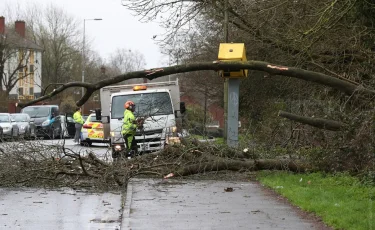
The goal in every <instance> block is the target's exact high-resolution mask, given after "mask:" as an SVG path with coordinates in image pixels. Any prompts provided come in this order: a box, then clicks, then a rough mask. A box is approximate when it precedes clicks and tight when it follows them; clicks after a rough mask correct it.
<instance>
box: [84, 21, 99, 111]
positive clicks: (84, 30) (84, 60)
mask: <svg viewBox="0 0 375 230" xmlns="http://www.w3.org/2000/svg"><path fill="white" fill-rule="evenodd" d="M101 20H103V19H101V18H91V19H83V42H82V45H83V47H82V83H84V82H85V64H86V62H85V35H86V21H101ZM84 93H85V88H83V87H82V97H83V95H84ZM82 113H84V111H83V105H82Z"/></svg>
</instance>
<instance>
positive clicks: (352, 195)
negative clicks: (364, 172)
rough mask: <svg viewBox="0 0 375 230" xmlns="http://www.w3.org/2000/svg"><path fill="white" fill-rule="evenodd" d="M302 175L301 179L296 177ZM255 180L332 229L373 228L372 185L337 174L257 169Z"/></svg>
mask: <svg viewBox="0 0 375 230" xmlns="http://www.w3.org/2000/svg"><path fill="white" fill-rule="evenodd" d="M301 178H302V181H300V180H301ZM258 179H259V181H260V182H261V183H262V184H264V185H266V186H268V187H270V188H272V189H274V190H276V191H277V192H278V193H280V194H281V195H283V196H284V197H286V198H288V200H289V201H290V202H291V203H293V204H295V205H297V206H299V207H301V208H302V209H303V210H306V211H310V212H314V213H315V214H316V215H318V216H320V217H322V219H323V221H324V222H325V223H326V224H328V225H329V226H332V227H334V228H335V229H364V230H372V229H374V230H375V187H374V185H372V186H365V185H363V184H361V183H360V181H359V180H358V179H357V178H354V177H351V176H348V175H345V174H341V175H335V176H333V175H324V174H321V173H313V174H293V173H288V172H269V171H264V172H260V173H259V175H258Z"/></svg>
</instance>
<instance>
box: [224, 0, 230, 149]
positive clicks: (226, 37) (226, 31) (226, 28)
mask: <svg viewBox="0 0 375 230" xmlns="http://www.w3.org/2000/svg"><path fill="white" fill-rule="evenodd" d="M224 40H225V41H224V42H225V43H228V42H229V17H228V0H225V1H224ZM228 80H229V79H227V78H224V136H223V137H224V142H225V143H226V142H227V139H228V136H227V133H228Z"/></svg>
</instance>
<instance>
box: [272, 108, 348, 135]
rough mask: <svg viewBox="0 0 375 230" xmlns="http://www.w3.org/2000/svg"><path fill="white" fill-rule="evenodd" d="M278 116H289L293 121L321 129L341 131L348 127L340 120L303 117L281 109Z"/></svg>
mask: <svg viewBox="0 0 375 230" xmlns="http://www.w3.org/2000/svg"><path fill="white" fill-rule="evenodd" d="M278 116H279V117H284V118H287V119H289V120H292V121H297V122H299V123H302V124H307V125H311V126H314V127H316V128H319V129H326V130H331V131H340V130H343V129H345V128H346V125H345V124H344V123H341V122H338V121H333V120H328V119H322V118H311V117H303V116H299V115H296V114H292V113H288V112H285V111H281V110H280V111H279V114H278Z"/></svg>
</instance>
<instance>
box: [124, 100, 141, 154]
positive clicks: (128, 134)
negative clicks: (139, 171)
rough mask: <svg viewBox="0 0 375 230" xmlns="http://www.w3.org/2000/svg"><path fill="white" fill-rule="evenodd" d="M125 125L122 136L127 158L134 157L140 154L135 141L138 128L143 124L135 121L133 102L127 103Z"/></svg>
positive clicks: (125, 105)
mask: <svg viewBox="0 0 375 230" xmlns="http://www.w3.org/2000/svg"><path fill="white" fill-rule="evenodd" d="M124 107H125V111H124V121H123V122H124V123H123V125H122V130H121V133H122V136H123V137H124V142H125V148H126V154H127V157H131V156H134V155H135V154H136V153H137V152H138V147H137V142H136V140H135V137H134V136H135V132H136V129H137V127H140V126H141V125H142V124H140V123H138V121H137V120H136V119H135V116H134V111H135V104H134V102H132V101H127V102H125V104H124Z"/></svg>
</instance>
